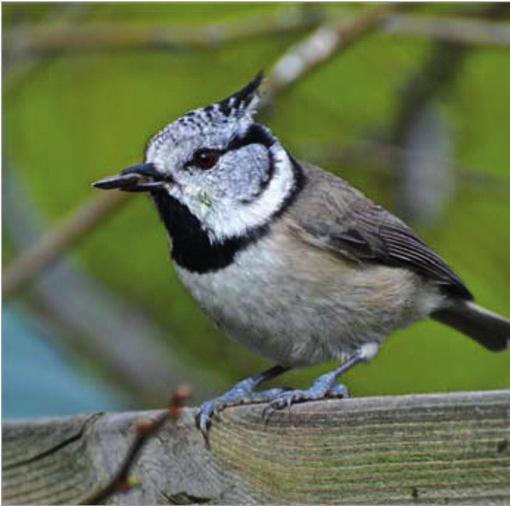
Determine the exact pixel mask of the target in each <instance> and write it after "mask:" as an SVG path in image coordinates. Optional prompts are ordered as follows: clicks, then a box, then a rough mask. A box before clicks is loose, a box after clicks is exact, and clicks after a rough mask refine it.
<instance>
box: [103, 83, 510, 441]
mask: <svg viewBox="0 0 510 506" xmlns="http://www.w3.org/2000/svg"><path fill="white" fill-rule="evenodd" d="M262 81H263V75H262V74H261V73H259V74H257V76H256V77H255V78H254V79H252V80H251V81H250V82H249V83H248V84H247V85H245V86H244V87H243V88H242V89H240V90H239V91H236V92H235V93H233V94H231V95H230V96H228V97H227V98H225V99H223V100H220V101H218V102H216V103H214V104H211V105H208V106H206V107H202V108H198V109H195V110H193V111H191V112H188V113H187V114H185V115H183V116H182V117H180V118H178V119H177V120H175V121H173V122H171V123H170V124H168V125H167V126H166V127H165V128H163V129H162V130H161V131H160V132H159V133H157V134H156V135H155V136H154V137H153V138H152V139H151V140H150V141H149V144H148V147H147V150H146V153H145V161H144V162H143V163H141V164H139V165H135V166H132V167H129V168H127V169H124V170H123V171H121V172H120V173H118V174H116V175H114V176H110V177H106V178H103V179H101V180H99V181H97V182H96V183H94V186H95V187H97V188H100V189H105V190H112V189H118V190H121V191H127V192H143V193H148V194H149V195H150V198H151V199H152V201H153V202H154V204H155V206H156V208H157V210H158V213H159V216H160V218H161V221H162V222H163V224H164V226H165V228H166V230H167V233H168V236H169V239H170V243H171V257H172V260H173V263H174V266H175V269H176V272H177V274H178V277H179V278H180V280H181V282H182V284H183V285H184V286H185V287H186V288H187V289H188V290H189V292H190V293H191V295H192V296H193V298H194V299H195V301H196V302H197V303H198V304H199V305H200V307H201V308H202V310H203V311H204V312H205V313H206V315H208V317H209V318H210V319H211V320H212V321H213V322H214V323H215V324H216V325H217V326H218V327H219V328H220V329H221V330H222V331H223V332H224V333H225V334H227V335H228V336H230V337H231V338H233V339H235V340H237V341H238V342H240V343H242V344H243V345H245V346H247V347H248V348H250V349H251V350H253V351H254V352H256V353H258V354H259V355H262V356H263V357H265V358H266V359H268V360H269V361H271V363H273V364H275V365H274V366H272V367H270V368H269V369H267V370H265V371H263V372H261V373H259V374H256V375H253V376H250V377H248V378H247V379H244V380H242V381H240V382H239V383H237V384H236V385H234V386H233V387H232V388H231V389H230V390H229V391H227V392H226V393H224V394H222V395H220V396H219V397H217V398H215V399H212V400H210V401H206V402H204V403H203V404H202V405H201V406H200V408H199V410H198V413H197V416H196V422H197V427H198V429H199V430H200V431H201V432H202V433H203V434H204V436H205V437H206V438H207V434H208V431H209V429H210V426H211V423H212V421H213V419H214V417H215V416H217V415H218V414H219V413H220V412H221V411H222V410H223V409H225V408H226V407H228V406H234V405H238V404H242V403H248V402H266V403H267V408H266V409H269V410H270V411H274V410H279V409H283V408H285V407H290V406H291V405H292V404H294V403H297V402H305V401H308V400H318V399H322V398H331V397H337V398H342V397H347V396H348V391H347V388H346V387H345V386H344V385H342V384H340V383H339V382H338V380H339V379H340V377H341V376H342V375H343V374H344V373H345V372H346V371H348V370H350V369H351V368H352V367H354V366H355V365H357V364H359V363H363V362H369V361H371V360H372V359H373V358H374V357H375V356H376V355H377V353H378V351H379V349H380V346H381V345H382V343H383V342H384V341H385V339H386V338H387V337H388V336H390V335H391V334H392V333H393V332H394V331H395V330H397V329H401V328H404V327H407V326H409V325H411V324H412V323H414V322H416V321H418V320H421V319H424V318H427V317H431V318H433V319H434V320H437V321H439V322H442V323H444V324H446V325H449V326H451V327H453V328H455V329H457V330H459V331H460V332H462V333H464V334H466V335H467V336H469V337H470V338H472V339H474V340H475V341H476V342H478V343H479V344H480V345H482V346H483V347H485V348H486V349H488V350H491V351H494V352H499V351H503V350H505V349H507V348H508V346H509V344H510V320H508V319H506V318H504V317H502V316H499V315H497V314H495V313H493V312H491V311H489V310H487V309H484V308H482V307H481V306H479V305H477V304H476V303H475V302H474V298H473V295H472V293H471V292H470V291H469V289H468V288H467V287H466V285H465V284H464V282H463V281H462V280H461V278H460V277H459V276H458V275H457V274H456V273H455V272H454V271H453V270H452V269H451V268H450V267H449V266H448V265H447V264H446V263H445V261H444V260H443V259H442V258H441V257H440V256H439V255H438V254H436V253H435V252H434V251H433V250H432V249H431V248H429V247H428V246H427V245H426V244H425V243H424V242H423V241H422V240H421V239H420V238H419V236H418V235H417V234H416V233H415V232H414V231H413V230H412V229H411V228H410V227H409V226H408V225H406V224H405V223H404V222H403V221H402V220H400V219H399V218H398V217H396V216H395V215H393V214H392V213H390V212H389V211H387V210H386V209H384V208H383V207H381V206H380V205H377V204H376V203H374V202H373V201H372V200H370V199H369V198H368V197H366V196H365V195H364V194H363V193H362V192H361V191H359V190H357V189H355V188H354V187H353V186H351V185H350V184H349V183H347V182H346V181H344V180H343V179H341V178H340V177H337V176H335V175H333V174H331V173H329V172H327V171H324V170H322V169H321V168H319V167H316V166H314V165H312V164H309V163H306V162H303V161H300V160H298V159H297V158H295V157H294V156H293V155H292V154H291V153H290V152H289V151H288V150H287V149H286V148H285V147H284V146H283V144H282V143H281V142H280V140H279V139H278V137H276V135H274V134H273V132H272V131H271V130H270V129H269V128H268V127H267V126H265V125H263V124H260V123H257V122H256V120H255V116H256V113H257V111H258V108H259V106H260V100H261V84H262ZM331 360H335V361H338V363H339V365H338V367H337V368H336V369H334V370H332V371H331V372H328V373H326V374H322V375H321V376H319V377H318V378H317V379H316V380H315V381H314V383H313V384H312V385H311V386H310V387H309V388H307V389H282V388H270V389H267V390H260V389H259V387H260V386H261V385H262V384H263V383H265V382H267V381H269V380H272V379H273V378H275V377H276V376H279V375H281V374H283V373H284V372H286V371H288V370H290V369H294V368H299V367H308V366H313V365H316V364H320V363H322V362H325V361H331Z"/></svg>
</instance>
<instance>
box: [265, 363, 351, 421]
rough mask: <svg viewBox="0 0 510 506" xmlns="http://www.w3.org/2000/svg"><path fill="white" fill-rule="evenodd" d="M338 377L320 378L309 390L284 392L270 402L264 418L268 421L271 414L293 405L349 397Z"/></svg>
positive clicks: (326, 376)
mask: <svg viewBox="0 0 510 506" xmlns="http://www.w3.org/2000/svg"><path fill="white" fill-rule="evenodd" d="M336 379H337V377H336V375H335V373H334V372H331V373H327V374H324V375H322V376H319V377H318V378H317V379H316V380H315V382H314V384H313V385H312V386H311V387H310V388H308V389H307V390H288V391H283V392H282V393H281V394H279V395H278V396H277V397H276V398H274V399H273V400H271V401H269V404H268V405H267V406H266V407H265V408H264V412H263V417H264V419H265V420H267V419H268V417H269V416H270V414H271V412H273V411H277V410H280V409H283V408H290V407H291V406H292V404H296V403H298V402H305V401H316V400H319V399H325V398H340V399H343V398H345V397H349V391H348V390H347V387H346V386H345V385H340V384H338V383H337V382H336Z"/></svg>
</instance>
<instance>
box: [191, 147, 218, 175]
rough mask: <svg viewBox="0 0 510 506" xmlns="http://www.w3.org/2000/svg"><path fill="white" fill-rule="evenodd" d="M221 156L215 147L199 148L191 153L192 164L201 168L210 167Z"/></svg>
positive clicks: (206, 168)
mask: <svg viewBox="0 0 510 506" xmlns="http://www.w3.org/2000/svg"><path fill="white" fill-rule="evenodd" d="M220 156H221V151H219V150H217V149H200V150H198V151H196V152H195V154H194V155H193V162H192V163H193V165H195V166H196V167H198V168H199V169H202V170H208V169H212V168H213V167H214V166H215V165H216V162H217V161H218V160H219V158H220Z"/></svg>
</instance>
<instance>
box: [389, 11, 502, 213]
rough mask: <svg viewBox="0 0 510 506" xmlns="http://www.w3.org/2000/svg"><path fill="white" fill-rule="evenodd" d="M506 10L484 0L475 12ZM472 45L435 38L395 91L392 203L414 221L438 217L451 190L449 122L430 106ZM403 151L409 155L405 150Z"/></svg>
mask: <svg viewBox="0 0 510 506" xmlns="http://www.w3.org/2000/svg"><path fill="white" fill-rule="evenodd" d="M509 10H510V9H509V6H508V4H506V3H495V4H493V3H488V4H486V6H484V7H483V8H482V10H480V11H479V12H477V13H476V15H477V17H481V18H484V19H485V20H495V19H496V20H497V19H500V18H501V17H503V16H504V15H506V14H508V12H509ZM477 21H479V20H478V19H477ZM465 23H467V24H469V21H468V20H466V21H465ZM472 49H473V46H466V45H463V44H461V43H459V42H458V41H455V42H452V41H439V42H436V43H435V44H434V45H433V46H432V48H431V50H430V52H429V54H428V56H427V58H426V59H425V61H424V63H423V65H422V66H421V67H420V68H419V69H418V70H417V72H416V73H415V74H414V75H412V76H411V77H410V78H409V79H408V81H407V83H406V84H405V86H404V87H403V89H402V90H401V93H400V100H399V107H398V109H397V112H396V115H395V119H394V123H393V126H392V127H391V129H390V144H391V145H394V146H401V147H402V148H404V151H403V153H404V156H402V157H401V158H400V159H399V163H398V166H397V167H398V171H399V175H400V177H399V178H398V193H397V200H398V202H397V208H398V210H399V214H400V215H402V216H403V217H404V218H407V219H409V220H411V221H414V222H415V223H416V222H418V223H420V222H421V223H431V222H433V221H434V220H436V219H438V218H439V217H440V216H441V215H442V211H443V208H444V207H445V205H446V203H447V202H448V201H449V200H450V198H451V193H452V192H453V182H454V178H453V175H452V165H453V163H452V160H451V158H452V156H451V150H452V143H453V141H452V139H451V135H450V132H449V125H448V124H447V122H446V121H444V119H443V117H442V116H440V115H439V114H438V111H436V109H435V108H434V106H433V100H434V99H435V98H436V97H438V96H439V95H440V94H441V93H442V92H443V91H444V90H445V89H447V88H448V87H450V86H451V85H452V84H453V83H454V81H455V79H456V78H457V77H458V76H459V75H460V72H461V70H462V67H463V64H464V62H465V61H466V58H467V56H468V55H469V54H470V53H471V51H472ZM408 152H409V153H411V154H412V156H407V153H408ZM416 154H418V155H419V156H415V155H416Z"/></svg>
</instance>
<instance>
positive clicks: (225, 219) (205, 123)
mask: <svg viewBox="0 0 510 506" xmlns="http://www.w3.org/2000/svg"><path fill="white" fill-rule="evenodd" d="M261 81H262V75H261V74H259V75H257V77H256V78H255V79H254V80H253V81H251V82H250V83H249V84H248V85H246V86H245V87H244V88H242V89H241V90H240V91H238V92H236V93H234V94H233V95H231V96H229V97H228V98H226V99H224V100H222V101H220V102H217V103H215V104H212V105H209V106H207V107H203V108H201V109H196V110H194V111H191V112H189V113H187V114H185V115H184V116H182V117H181V118H179V119H177V120H175V121H174V122H172V123H170V124H169V125H168V126H166V127H165V128H164V129H163V130H162V131H161V132H159V133H158V134H157V135H156V136H154V137H153V138H152V140H151V141H150V143H149V146H148V148H147V152H146V157H145V163H143V164H141V165H138V166H135V167H130V168H128V169H126V170H124V171H122V172H121V173H120V174H119V175H118V176H113V177H111V178H105V179H102V180H100V181H98V182H97V183H95V186H96V187H98V188H103V189H113V188H117V189H121V190H124V191H148V192H150V193H151V194H152V196H153V197H154V199H155V201H156V203H157V204H158V202H161V201H162V200H164V199H165V198H170V199H173V200H174V201H177V202H178V203H179V204H180V205H181V206H184V207H185V208H186V210H187V211H189V212H190V213H191V214H192V215H193V216H194V217H195V218H196V219H197V220H198V221H199V222H200V224H201V227H202V229H203V230H204V231H205V232H207V234H208V235H209V237H210V240H211V242H221V241H223V240H225V239H229V238H232V237H236V236H241V235H242V234H244V233H246V232H247V231H249V230H250V228H253V227H256V226H259V225H261V224H262V222H263V221H264V220H267V219H268V218H269V217H270V216H271V215H272V214H273V213H275V212H276V211H278V208H279V207H280V206H281V205H282V203H283V201H284V200H285V198H286V197H287V196H288V194H289V193H290V192H291V191H292V188H293V186H294V183H295V181H294V176H293V169H292V164H291V161H290V158H289V156H288V155H287V153H286V151H285V150H284V148H283V147H282V145H281V144H280V142H279V141H278V139H277V138H276V137H275V136H274V135H273V134H272V133H271V131H270V130H269V129H268V128H267V127H265V126H263V125H260V124H257V123H255V122H254V115H255V113H256V110H257V104H258V102H259V96H258V93H257V92H258V88H259V86H260V84H261ZM170 219H171V218H170Z"/></svg>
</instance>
